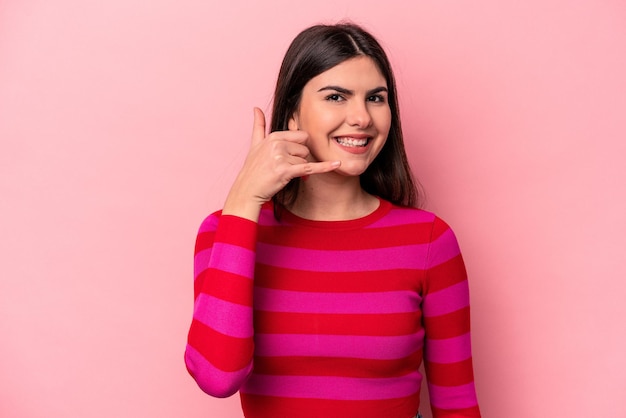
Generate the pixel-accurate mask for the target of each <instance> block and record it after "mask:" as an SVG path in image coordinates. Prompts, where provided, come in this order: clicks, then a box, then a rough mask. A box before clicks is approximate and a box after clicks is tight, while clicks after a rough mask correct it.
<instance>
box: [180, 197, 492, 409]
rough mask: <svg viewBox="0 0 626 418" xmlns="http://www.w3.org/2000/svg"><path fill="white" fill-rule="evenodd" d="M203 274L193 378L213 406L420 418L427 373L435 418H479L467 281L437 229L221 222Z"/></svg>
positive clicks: (198, 271) (377, 217)
mask: <svg viewBox="0 0 626 418" xmlns="http://www.w3.org/2000/svg"><path fill="white" fill-rule="evenodd" d="M194 263H195V282H194V289H195V291H194V293H195V302H194V311H193V319H192V323H191V327H190V330H189V334H188V341H187V347H186V350H185V363H186V366H187V369H188V371H189V373H190V374H191V375H192V376H193V378H194V379H195V380H196V382H197V383H198V385H199V386H200V388H201V389H202V390H204V391H205V392H206V393H208V394H210V395H212V396H216V397H226V396H230V395H232V394H234V393H236V392H237V391H239V393H240V397H241V404H242V408H243V412H244V415H245V416H246V417H247V418H292V417H293V418H351V417H354V418H357V417H358V418H410V417H413V416H415V414H416V412H417V411H418V408H419V403H420V396H419V393H420V386H421V382H422V375H421V373H420V372H419V367H420V365H421V363H422V361H424V369H425V371H426V378H427V383H428V389H429V394H430V400H431V408H432V411H433V416H434V417H436V418H443V417H446V418H453V417H454V418H457V417H480V412H479V408H478V403H477V399H476V394H475V389H474V378H473V369H472V355H471V347H470V320H469V293H468V283H467V276H466V272H465V267H464V264H463V260H462V257H461V253H460V251H459V247H458V245H457V241H456V238H455V236H454V234H453V232H452V230H451V229H450V228H449V227H448V226H447V225H446V224H445V223H444V222H443V221H441V220H440V219H439V218H437V217H436V216H435V215H433V214H431V213H429V212H426V211H423V210H419V209H411V208H401V207H397V206H394V205H392V204H391V203H389V202H386V201H383V200H381V203H380V206H379V208H378V209H377V210H376V211H375V212H373V213H371V214H370V215H368V216H366V217H363V218H359V219H355V220H349V221H311V220H306V219H302V218H299V217H297V216H295V215H293V214H290V213H288V212H285V213H284V214H283V216H282V217H281V219H280V221H277V220H276V219H275V218H274V216H273V210H272V206H271V204H266V205H265V206H264V207H263V209H262V211H261V216H260V219H259V222H258V223H255V222H252V221H249V220H247V219H242V218H238V217H236V216H230V215H224V216H221V215H220V213H219V212H216V213H214V214H212V215H210V216H209V217H208V218H207V219H206V220H205V221H204V222H203V223H202V225H201V227H200V230H199V233H198V236H197V241H196V248H195V261H194Z"/></svg>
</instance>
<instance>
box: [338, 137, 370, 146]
mask: <svg viewBox="0 0 626 418" xmlns="http://www.w3.org/2000/svg"><path fill="white" fill-rule="evenodd" d="M335 141H337V142H338V143H339V145H343V146H344V147H364V146H365V145H367V138H364V139H355V138H349V137H338V138H335Z"/></svg>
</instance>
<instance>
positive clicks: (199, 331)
mask: <svg viewBox="0 0 626 418" xmlns="http://www.w3.org/2000/svg"><path fill="white" fill-rule="evenodd" d="M187 341H188V343H189V345H191V346H192V347H193V348H195V349H196V350H198V352H199V353H200V354H201V355H202V357H204V358H205V359H207V360H208V361H209V362H210V363H211V364H213V365H214V366H215V367H217V368H218V369H220V370H223V371H225V372H234V371H237V370H241V369H243V368H244V367H245V366H247V365H248V364H249V363H250V360H251V358H252V352H253V350H254V343H253V339H252V338H236V337H230V336H227V335H224V334H222V333H219V332H217V331H215V330H214V329H212V328H211V327H208V326H206V325H204V324H203V323H202V322H200V321H196V320H195V319H194V320H193V321H192V322H191V327H190V329H189V336H188V339H187Z"/></svg>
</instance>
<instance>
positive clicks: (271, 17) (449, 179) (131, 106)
mask: <svg viewBox="0 0 626 418" xmlns="http://www.w3.org/2000/svg"><path fill="white" fill-rule="evenodd" d="M342 18H350V19H352V20H353V21H355V22H358V23H362V24H363V25H365V27H367V28H368V29H370V30H371V31H372V32H373V33H374V34H375V35H377V36H378V37H379V38H380V39H381V41H382V42H383V44H384V46H385V47H386V49H387V51H388V53H389V55H390V58H391V60H392V62H393V65H394V67H395V70H396V76H397V78H398V84H399V89H400V98H401V105H402V116H403V123H404V128H405V133H406V137H407V139H408V144H407V147H408V150H409V154H410V160H411V163H412V165H413V167H414V170H415V172H416V174H417V176H418V177H419V179H420V180H421V182H422V183H423V185H424V187H425V189H426V191H427V196H428V201H427V206H426V207H427V208H428V209H430V210H434V211H436V212H437V213H438V214H439V215H440V216H442V217H443V218H444V219H446V220H447V221H448V223H450V224H451V225H452V226H453V227H454V229H455V230H456V232H457V235H458V237H459V239H460V242H461V246H462V248H463V250H464V254H465V258H466V262H467V266H468V270H469V273H470V276H471V291H472V304H473V305H472V312H473V318H472V319H473V321H472V323H473V343H474V354H475V374H476V384H477V388H478V395H479V398H480V401H481V406H482V410H483V413H484V416H485V417H490V418H491V417H493V418H528V417H533V418H534V417H564V418H565V417H573V416H589V417H591V416H594V417H623V416H626V405H625V402H624V393H625V391H626V373H625V371H626V361H625V360H624V358H625V355H624V353H626V332H625V330H626V327H625V326H624V318H625V317H626V303H624V300H623V299H624V294H625V292H626V286H625V285H624V278H625V277H626V265H625V258H626V257H625V256H624V250H625V249H626V245H625V244H624V237H625V236H626V223H625V221H624V215H625V214H626V197H625V196H624V194H625V189H626V187H625V186H626V181H625V180H626V169H625V166H626V165H625V164H624V163H623V161H622V160H623V159H624V156H625V155H626V146H625V144H626V76H624V74H626V53H625V51H626V3H624V1H623V0H614V1H609V0H605V1H592V0H589V1H575V0H567V1H566V0H527V1H524V2H501V1H497V0H478V1H449V0H448V1H416V2H408V1H406V2H387V3H384V2H380V1H365V0H360V1H348V0H316V1H315V2H309V3H294V2H292V1H286V0H284V1H279V0H271V1H264V2H247V1H243V0H230V1H228V2H212V1H208V2H207V1H195V0H192V1H186V2H181V1H173V0H153V1H150V2H146V1H138V0H110V1H107V2H97V1H84V0H80V1H79V0H57V1H53V2H50V1H43V0H30V1H23V0H19V1H18V0H4V1H3V2H2V3H0V139H1V148H0V193H1V198H0V211H1V215H2V216H1V217H0V237H1V238H0V251H1V253H0V254H1V257H2V260H1V264H0V338H1V342H0V416H2V417H15V418H31V417H51V418H57V417H58V418H61V417H94V418H105V417H145V416H150V417H218V418H222V417H224V418H239V417H241V412H240V411H239V407H238V399H237V397H232V398H230V399H227V400H218V399H212V398H209V397H208V396H206V395H204V394H203V393H202V392H201V391H200V390H199V389H198V388H197V387H196V386H195V383H194V382H193V381H192V379H191V378H190V377H189V376H188V375H187V373H186V371H185V367H184V363H183V350H184V345H185V338H186V332H187V326H188V324H189V321H190V318H191V309H192V280H193V279H192V263H191V261H192V251H193V240H194V237H195V232H196V229H197V227H198V225H199V223H200V222H201V220H202V219H203V218H204V216H206V215H207V214H208V213H209V212H211V211H213V210H215V209H217V208H219V207H220V206H221V204H222V202H223V199H224V197H225V195H226V192H227V190H228V186H229V184H230V182H232V180H233V178H234V175H235V173H236V172H237V169H238V167H239V166H240V164H241V162H242V159H243V158H244V156H245V153H246V150H247V146H248V141H249V135H250V127H251V123H252V107H253V106H260V107H262V108H263V109H268V108H269V103H270V100H271V93H272V88H273V83H274V81H275V77H276V74H277V71H278V66H279V63H280V59H281V58H282V55H283V53H284V52H285V49H286V48H287V46H288V44H289V42H290V41H291V39H292V38H293V37H294V36H295V35H296V34H297V33H298V32H299V31H300V30H301V29H303V28H304V27H306V26H309V25H310V24H313V23H318V22H331V23H332V22H336V21H338V20H340V19H342ZM426 416H427V417H429V416H430V414H429V413H427V414H426Z"/></svg>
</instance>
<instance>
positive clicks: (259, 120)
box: [252, 107, 265, 144]
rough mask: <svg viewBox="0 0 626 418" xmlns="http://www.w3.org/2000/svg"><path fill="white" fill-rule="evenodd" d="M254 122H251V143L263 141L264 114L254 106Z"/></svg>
mask: <svg viewBox="0 0 626 418" xmlns="http://www.w3.org/2000/svg"><path fill="white" fill-rule="evenodd" d="M253 111H254V122H253V123H252V143H253V144H255V143H257V142H261V141H263V139H265V114H264V113H263V111H262V110H261V109H259V108H258V107H255V108H254V109H253Z"/></svg>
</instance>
